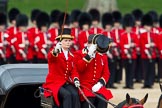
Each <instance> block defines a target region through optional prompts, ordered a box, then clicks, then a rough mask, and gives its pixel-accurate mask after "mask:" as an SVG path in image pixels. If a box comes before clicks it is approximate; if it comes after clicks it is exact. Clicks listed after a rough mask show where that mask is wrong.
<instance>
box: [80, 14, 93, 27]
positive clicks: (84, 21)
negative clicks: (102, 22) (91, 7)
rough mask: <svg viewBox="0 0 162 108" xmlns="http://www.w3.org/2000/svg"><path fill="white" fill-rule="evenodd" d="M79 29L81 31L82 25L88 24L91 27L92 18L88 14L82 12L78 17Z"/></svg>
mask: <svg viewBox="0 0 162 108" xmlns="http://www.w3.org/2000/svg"><path fill="white" fill-rule="evenodd" d="M78 22H79V27H80V28H81V29H83V25H85V24H88V25H89V27H90V26H91V22H92V17H91V15H90V14H89V13H86V12H83V13H81V14H80V15H79V16H78Z"/></svg>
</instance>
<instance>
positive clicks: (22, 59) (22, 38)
mask: <svg viewBox="0 0 162 108" xmlns="http://www.w3.org/2000/svg"><path fill="white" fill-rule="evenodd" d="M16 27H17V28H18V30H19V31H18V32H17V34H15V38H16V41H15V42H14V43H13V44H14V46H15V49H16V62H17V63H27V62H29V63H32V62H33V48H34V39H33V37H32V35H31V34H29V33H27V27H28V17H27V16H26V15H25V14H19V15H18V16H17V17H16Z"/></svg>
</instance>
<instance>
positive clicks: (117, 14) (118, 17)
mask: <svg viewBox="0 0 162 108" xmlns="http://www.w3.org/2000/svg"><path fill="white" fill-rule="evenodd" d="M112 16H113V19H114V22H119V23H121V21H122V14H121V12H119V11H114V12H112Z"/></svg>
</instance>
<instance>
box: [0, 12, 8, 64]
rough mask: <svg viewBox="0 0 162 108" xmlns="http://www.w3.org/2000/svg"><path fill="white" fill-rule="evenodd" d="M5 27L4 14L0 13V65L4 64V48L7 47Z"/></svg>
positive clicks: (5, 18)
mask: <svg viewBox="0 0 162 108" xmlns="http://www.w3.org/2000/svg"><path fill="white" fill-rule="evenodd" d="M6 26H7V17H6V14H5V13H3V12H1V13H0V65H3V64H5V63H6V47H7V46H8V45H9V44H8V42H7V40H6V39H7V38H8V35H7V34H6V33H5V30H6Z"/></svg>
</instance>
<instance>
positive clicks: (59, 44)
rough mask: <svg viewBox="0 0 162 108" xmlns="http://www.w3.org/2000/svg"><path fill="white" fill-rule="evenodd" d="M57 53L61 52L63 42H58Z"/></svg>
mask: <svg viewBox="0 0 162 108" xmlns="http://www.w3.org/2000/svg"><path fill="white" fill-rule="evenodd" d="M54 51H55V52H56V53H58V52H61V42H58V43H57V44H56V46H55V50H54Z"/></svg>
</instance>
